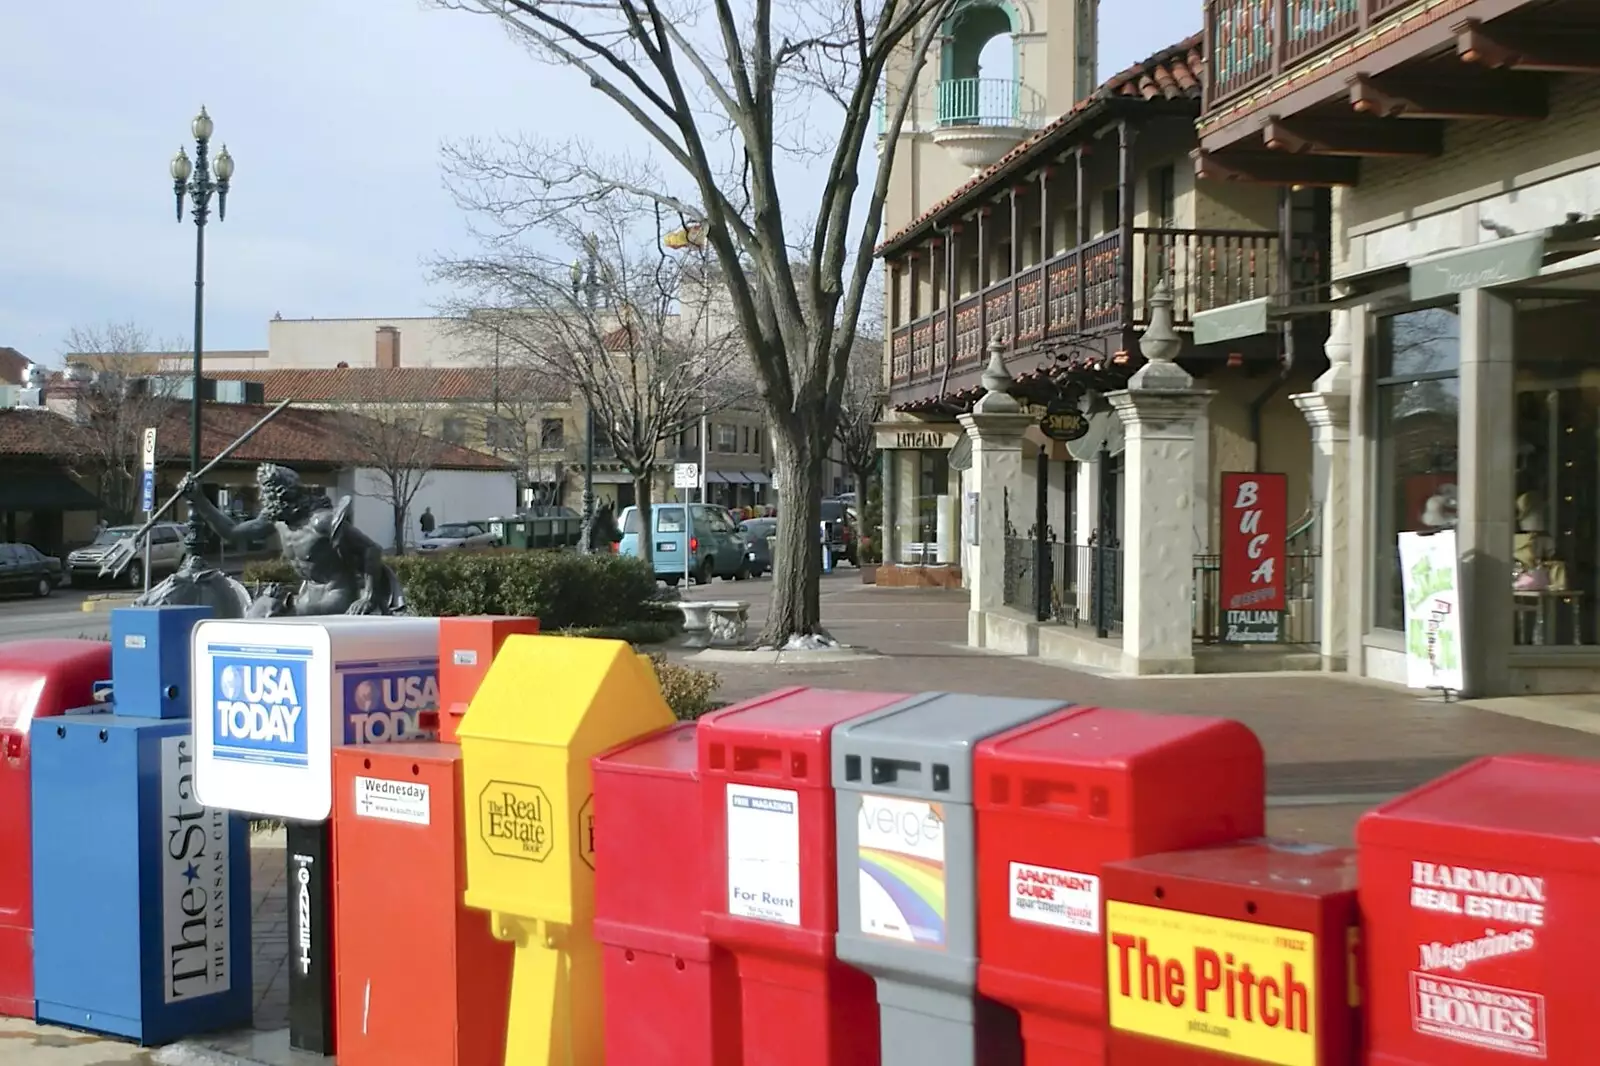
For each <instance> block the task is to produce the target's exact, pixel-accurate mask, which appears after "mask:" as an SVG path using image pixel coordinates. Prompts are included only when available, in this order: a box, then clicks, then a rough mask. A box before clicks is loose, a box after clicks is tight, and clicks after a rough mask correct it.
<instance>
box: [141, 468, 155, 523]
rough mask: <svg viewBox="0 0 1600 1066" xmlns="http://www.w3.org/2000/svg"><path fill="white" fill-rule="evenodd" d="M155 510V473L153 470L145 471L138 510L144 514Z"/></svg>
mask: <svg viewBox="0 0 1600 1066" xmlns="http://www.w3.org/2000/svg"><path fill="white" fill-rule="evenodd" d="M155 509H156V472H155V471H154V470H146V471H145V472H144V491H143V494H142V495H141V498H140V503H139V510H141V511H143V512H144V513H145V514H149V513H150V512H152V511H154V510H155Z"/></svg>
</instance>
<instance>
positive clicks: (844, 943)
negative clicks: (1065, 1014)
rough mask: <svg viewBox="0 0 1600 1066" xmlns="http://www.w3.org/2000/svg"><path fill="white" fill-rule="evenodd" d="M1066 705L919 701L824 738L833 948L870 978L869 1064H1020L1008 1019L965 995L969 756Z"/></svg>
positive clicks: (946, 696)
mask: <svg viewBox="0 0 1600 1066" xmlns="http://www.w3.org/2000/svg"><path fill="white" fill-rule="evenodd" d="M1068 706H1071V704H1068V703H1064V702H1062V701H1059V700H1018V699H999V698H995V697H988V696H967V695H957V694H953V693H947V692H929V693H923V694H922V695H919V696H912V697H910V698H909V699H906V700H903V701H901V702H899V703H896V704H894V705H892V706H889V707H885V708H883V709H882V710H879V711H874V712H872V713H871V714H866V715H862V716H861V717H860V718H855V719H852V720H851V721H849V722H847V723H845V724H843V725H840V726H839V727H838V728H836V729H835V730H834V732H833V787H834V799H835V803H836V804H837V808H838V848H839V862H838V876H839V934H838V938H837V951H838V955H839V958H840V960H841V961H843V962H847V963H850V964H851V965H853V966H856V967H858V968H860V969H862V970H864V971H866V972H867V973H869V974H871V975H872V976H873V978H874V979H875V980H876V981H877V986H878V1017H879V1022H880V1025H881V1029H882V1043H883V1066H978V1064H980V1063H981V1064H982V1066H1020V1063H1021V1062H1022V1041H1021V1037H1020V1035H1019V1033H1018V1022H1017V1016H1016V1014H1015V1013H1014V1012H1012V1011H1011V1010H1010V1009H1009V1008H1007V1007H1004V1006H1002V1005H1000V1004H998V1003H993V1002H991V1001H989V1000H987V999H984V998H983V997H980V996H979V995H978V992H977V976H978V950H977V947H978V936H977V921H978V916H977V888H976V877H977V874H976V866H977V860H976V856H975V850H974V841H973V802H972V751H973V748H975V747H976V746H977V745H978V742H979V741H981V740H983V739H984V738H985V737H988V736H992V735H993V734H995V733H1000V732H1004V731H1005V730H1007V729H1011V728H1014V727H1015V726H1019V725H1021V724H1023V723H1024V722H1029V721H1032V720H1033V719H1035V718H1038V717H1040V716H1042V715H1046V714H1049V713H1051V712H1052V711H1057V710H1060V709H1061V708H1063V707H1068Z"/></svg>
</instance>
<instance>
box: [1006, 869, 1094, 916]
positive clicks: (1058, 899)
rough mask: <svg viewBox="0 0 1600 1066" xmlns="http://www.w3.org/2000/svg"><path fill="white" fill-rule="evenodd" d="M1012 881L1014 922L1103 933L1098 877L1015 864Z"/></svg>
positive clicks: (1012, 913) (1011, 875)
mask: <svg viewBox="0 0 1600 1066" xmlns="http://www.w3.org/2000/svg"><path fill="white" fill-rule="evenodd" d="M1009 881H1010V885H1011V889H1010V896H1011V920H1012V921H1014V922H1033V923H1035V924H1037V925H1049V926H1054V927H1055V928H1057V929H1066V930H1069V931H1071V932H1074V933H1091V934H1098V933H1099V932H1100V878H1098V877H1096V876H1095V875H1093V874H1083V873H1075V872H1073V871H1071V870H1057V869H1054V868H1053V867H1049V866H1034V865H1032V864H1030V863H1025V862H1014V863H1012V864H1011V874H1010V877H1009Z"/></svg>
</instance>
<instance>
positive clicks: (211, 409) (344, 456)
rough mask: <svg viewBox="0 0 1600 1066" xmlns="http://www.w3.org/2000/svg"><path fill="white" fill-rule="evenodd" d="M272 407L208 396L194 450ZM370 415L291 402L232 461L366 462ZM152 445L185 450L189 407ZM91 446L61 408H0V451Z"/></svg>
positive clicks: (452, 450) (475, 465) (213, 447)
mask: <svg viewBox="0 0 1600 1066" xmlns="http://www.w3.org/2000/svg"><path fill="white" fill-rule="evenodd" d="M269 410H271V407H270V406H268V405H265V404H232V403H208V404H206V405H205V416H204V418H203V420H202V422H201V432H200V454H201V457H202V458H203V459H210V458H212V457H214V456H215V455H217V453H218V452H220V451H221V450H222V449H224V448H226V447H227V446H228V445H229V444H232V443H233V442H234V441H235V440H237V439H238V438H239V437H240V436H241V435H243V433H244V432H245V430H247V429H249V428H250V427H251V426H253V425H255V423H256V422H258V421H259V420H260V419H261V417H262V416H263V415H265V414H266V413H267V412H268V411H269ZM367 421H370V420H369V419H365V418H362V417H361V416H360V415H356V414H351V413H350V412H348V411H330V410H326V409H322V408H313V407H290V408H289V409H288V410H286V411H284V412H283V413H282V414H280V415H278V417H277V418H274V419H273V420H272V421H271V422H269V423H267V424H266V425H265V426H264V427H262V429H261V431H260V432H259V433H257V434H256V435H255V436H254V437H251V438H250V440H248V441H246V442H245V443H244V444H243V445H241V446H240V447H239V449H238V450H237V451H235V452H234V453H233V454H232V455H230V456H229V458H228V461H229V462H230V463H240V464H251V463H263V462H274V463H284V464H286V465H288V466H294V465H296V464H301V465H307V466H322V467H328V466H339V467H343V466H364V465H371V463H372V461H373V457H372V455H371V453H370V452H368V451H365V450H364V449H363V448H362V447H361V445H360V444H359V443H358V442H357V441H356V440H355V439H354V437H353V434H352V427H353V426H355V425H357V424H359V423H361V422H367ZM156 448H157V451H158V452H159V454H161V455H164V456H187V455H188V454H189V408H188V405H187V404H185V403H183V402H181V401H174V402H173V403H171V404H170V405H169V406H168V407H167V409H166V410H165V411H164V412H163V413H162V414H161V416H160V420H159V421H158V422H157V424H156ZM440 449H441V451H440V455H439V459H438V461H437V462H435V463H434V464H433V465H434V467H435V468H436V469H440V470H509V469H510V468H511V465H510V464H509V463H507V462H505V461H504V460H501V459H497V458H495V457H494V456H492V455H486V454H484V453H483V452H475V451H472V450H471V449H470V448H462V447H458V446H456V445H454V444H443V443H441V444H440ZM87 451H90V448H89V445H88V444H87V443H86V441H85V439H84V431H83V430H82V429H81V428H80V427H79V426H78V425H77V424H76V423H74V422H73V421H71V420H70V419H68V418H66V417H65V416H63V415H58V414H56V413H54V412H52V411H48V410H44V409H40V408H9V409H3V410H0V456H30V457H43V458H53V459H60V460H70V459H73V458H75V457H81V456H82V455H83V454H84V453H85V452H87Z"/></svg>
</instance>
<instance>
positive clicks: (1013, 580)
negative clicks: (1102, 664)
mask: <svg viewBox="0 0 1600 1066" xmlns="http://www.w3.org/2000/svg"><path fill="white" fill-rule="evenodd" d="M1041 562H1042V563H1043V565H1044V573H1043V575H1042V576H1041V574H1040V572H1039V566H1040V564H1041ZM1004 592H1005V602H1006V606H1007V607H1012V608H1015V609H1016V610H1019V611H1024V612H1026V613H1028V614H1031V615H1033V616H1034V617H1035V618H1036V619H1038V620H1039V621H1041V622H1055V623H1058V624H1060V625H1068V626H1072V627H1074V628H1094V629H1096V630H1099V629H1102V628H1103V629H1104V630H1105V631H1106V632H1107V633H1115V632H1119V631H1120V630H1121V629H1122V551H1121V550H1120V549H1118V548H1107V549H1104V550H1100V549H1098V548H1097V547H1096V546H1095V545H1092V544H1063V543H1060V542H1059V541H1046V542H1045V544H1044V551H1043V552H1041V551H1040V544H1039V542H1038V541H1037V540H1036V539H1034V538H1033V537H1007V538H1006V551H1005V581H1004Z"/></svg>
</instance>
